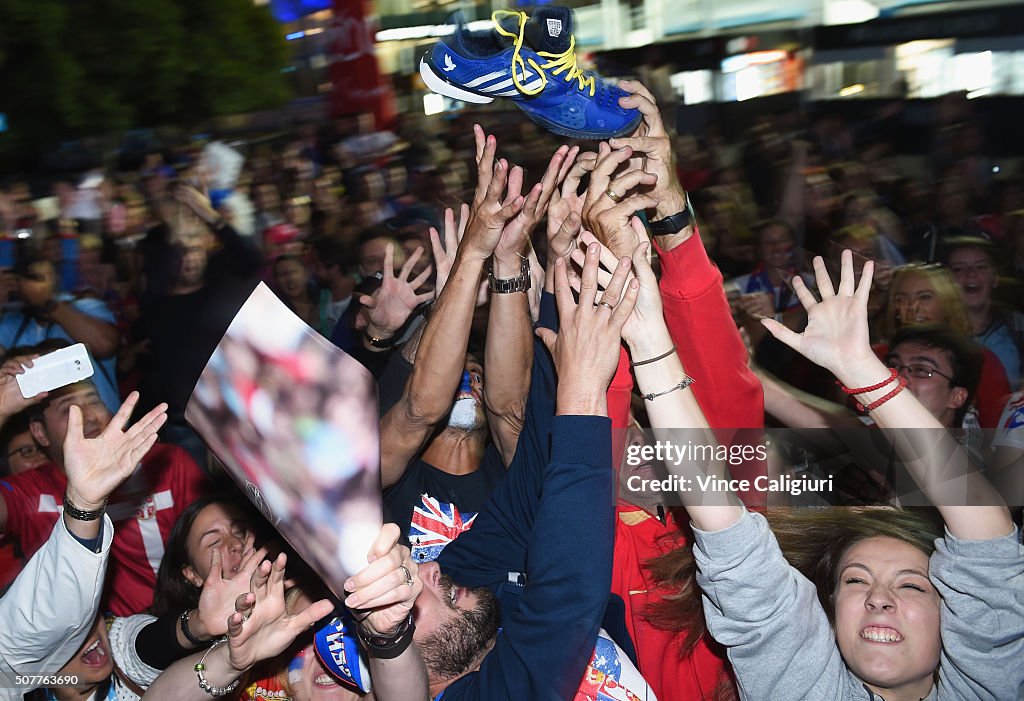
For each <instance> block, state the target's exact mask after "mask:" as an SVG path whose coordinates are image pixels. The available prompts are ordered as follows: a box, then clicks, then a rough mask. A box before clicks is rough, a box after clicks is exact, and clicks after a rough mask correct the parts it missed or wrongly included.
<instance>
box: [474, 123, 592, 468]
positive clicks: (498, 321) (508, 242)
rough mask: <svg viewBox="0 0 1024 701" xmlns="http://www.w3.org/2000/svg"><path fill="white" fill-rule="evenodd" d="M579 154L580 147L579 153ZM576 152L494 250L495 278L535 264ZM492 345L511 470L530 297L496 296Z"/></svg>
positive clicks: (489, 361) (496, 398)
mask: <svg viewBox="0 0 1024 701" xmlns="http://www.w3.org/2000/svg"><path fill="white" fill-rule="evenodd" d="M475 134H476V137H477V157H478V158H479V157H482V155H483V150H484V146H485V137H484V133H483V130H482V129H480V128H479V127H477V128H476V129H475ZM574 149H575V147H574ZM574 157H575V150H571V149H569V147H567V146H560V147H559V148H558V150H557V151H555V153H554V155H552V156H551V161H550V162H549V163H548V167H547V170H546V171H545V172H544V177H543V179H542V180H541V182H539V183H537V184H536V185H535V186H534V187H533V189H531V190H530V193H529V195H528V196H527V198H526V202H525V204H524V205H523V209H522V211H520V212H519V215H518V216H516V217H515V218H513V219H512V220H511V221H510V222H509V223H508V225H507V226H506V227H505V229H504V231H502V233H501V240H500V241H499V242H498V246H497V248H495V249H494V259H493V266H494V268H493V271H494V272H493V274H494V277H495V278H497V279H507V278H514V277H516V276H518V275H520V272H521V270H522V269H523V261H524V260H529V254H530V251H531V246H530V235H531V234H532V232H533V229H534V228H535V227H536V226H537V224H538V222H539V221H540V219H541V217H543V216H544V213H545V211H546V210H547V207H548V202H549V201H550V200H551V196H552V194H553V193H554V192H555V190H556V188H558V187H559V185H560V184H561V182H562V180H564V179H565V176H566V175H567V174H568V171H569V168H571V167H572V160H573V158H574ZM487 328H488V329H489V333H488V334H487V342H486V345H485V346H484V403H485V405H486V408H487V420H488V424H489V425H490V428H491V435H492V437H493V438H494V442H495V443H496V444H497V446H498V448H499V450H500V451H501V457H502V460H503V461H504V463H505V465H509V464H510V463H511V462H512V456H513V455H515V452H516V444H517V443H518V441H519V432H520V431H521V430H522V427H523V417H524V414H525V411H526V396H527V393H528V391H529V389H530V368H531V366H532V365H533V333H532V318H531V315H530V305H529V297H528V295H527V292H526V291H522V292H512V293H506V294H498V293H493V294H492V295H491V306H490V310H489V312H488V319H487Z"/></svg>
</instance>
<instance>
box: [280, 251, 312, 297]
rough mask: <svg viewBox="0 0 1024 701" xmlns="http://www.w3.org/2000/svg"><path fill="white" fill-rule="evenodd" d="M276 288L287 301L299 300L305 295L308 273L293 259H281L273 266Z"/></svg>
mask: <svg viewBox="0 0 1024 701" xmlns="http://www.w3.org/2000/svg"><path fill="white" fill-rule="evenodd" d="M274 276H275V277H276V278H277V287H278V289H280V290H281V294H283V295H284V296H285V297H287V298H288V299H300V298H301V297H303V296H304V295H305V294H306V286H307V285H308V284H309V273H308V272H307V271H306V267H305V266H304V265H303V264H302V263H301V262H300V261H298V260H295V259H294V258H282V259H281V260H279V261H278V262H277V265H275V266H274Z"/></svg>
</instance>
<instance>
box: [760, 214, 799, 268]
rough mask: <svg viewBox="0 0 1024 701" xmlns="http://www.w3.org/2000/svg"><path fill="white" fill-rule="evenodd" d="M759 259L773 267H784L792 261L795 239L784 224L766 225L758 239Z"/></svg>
mask: <svg viewBox="0 0 1024 701" xmlns="http://www.w3.org/2000/svg"><path fill="white" fill-rule="evenodd" d="M759 247H760V253H761V260H763V261H764V262H765V264H766V265H768V266H770V267H773V268H782V269H786V268H788V267H789V266H790V264H791V263H792V261H793V251H794V249H795V247H796V240H795V239H794V238H793V232H791V231H790V230H789V229H787V228H786V227H784V226H779V225H776V224H771V225H768V226H766V227H765V228H764V231H762V232H761V236H760V239H759Z"/></svg>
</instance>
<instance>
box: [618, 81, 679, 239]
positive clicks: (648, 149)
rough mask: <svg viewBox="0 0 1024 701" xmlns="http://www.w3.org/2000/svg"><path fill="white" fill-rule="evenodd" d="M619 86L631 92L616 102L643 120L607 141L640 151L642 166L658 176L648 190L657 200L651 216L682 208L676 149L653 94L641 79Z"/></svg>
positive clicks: (658, 215) (634, 151) (654, 218)
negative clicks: (627, 132) (623, 135)
mask: <svg viewBox="0 0 1024 701" xmlns="http://www.w3.org/2000/svg"><path fill="white" fill-rule="evenodd" d="M619 87H620V88H622V89H623V90H625V91H626V92H628V93H630V94H629V95H627V96H626V97H623V98H620V99H619V104H620V105H621V106H622V107H624V108H626V109H636V110H639V112H640V114H642V115H643V120H642V121H641V122H640V126H638V127H637V130H636V131H635V132H634V133H633V134H632V135H631V136H629V137H626V138H620V139H611V140H609V144H610V145H611V146H612V148H616V149H620V148H624V147H629V148H631V149H632V150H633V153H634V154H641V155H642V156H643V169H644V170H645V171H646V172H648V173H650V174H652V175H654V176H655V177H656V178H657V180H656V182H655V183H654V188H653V189H652V190H651V192H650V194H651V195H652V196H653V197H654V199H655V200H657V202H658V203H657V205H656V206H655V215H654V216H653V217H651V219H652V220H654V221H657V220H658V219H663V218H665V217H668V216H671V215H673V214H675V213H676V212H681V211H682V210H683V208H684V207H685V206H686V192H685V191H684V190H683V187H682V185H680V184H679V178H678V177H677V176H676V163H675V149H673V148H672V139H671V137H669V135H668V131H666V129H665V124H664V122H663V121H662V119H661V112H660V111H659V110H658V104H657V102H655V100H654V95H652V94H651V91H650V90H648V89H647V88H646V87H644V85H643V83H640V82H638V81H635V80H623V81H620V82H619Z"/></svg>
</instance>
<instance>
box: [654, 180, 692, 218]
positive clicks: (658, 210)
mask: <svg viewBox="0 0 1024 701" xmlns="http://www.w3.org/2000/svg"><path fill="white" fill-rule="evenodd" d="M655 197H657V198H658V206H657V207H655V208H654V217H653V221H659V220H661V219H664V218H665V217H671V216H672V215H673V214H675V213H677V212H681V211H683V209H685V208H686V191H685V190H683V188H682V187H681V186H680V185H679V184H678V183H673V184H672V185H670V186H669V187H667V188H666V189H665V192H663V193H660V194H659V195H655Z"/></svg>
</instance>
